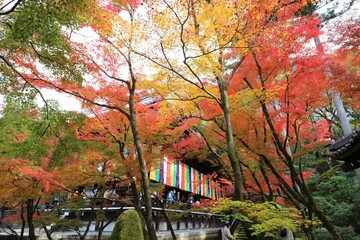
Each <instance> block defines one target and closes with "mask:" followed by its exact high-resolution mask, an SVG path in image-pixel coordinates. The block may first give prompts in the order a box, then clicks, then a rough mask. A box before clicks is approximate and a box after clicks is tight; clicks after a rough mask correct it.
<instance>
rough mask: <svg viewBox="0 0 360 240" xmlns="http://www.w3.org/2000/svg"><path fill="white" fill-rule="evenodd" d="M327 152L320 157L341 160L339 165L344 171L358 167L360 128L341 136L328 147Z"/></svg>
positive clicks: (359, 162)
mask: <svg viewBox="0 0 360 240" xmlns="http://www.w3.org/2000/svg"><path fill="white" fill-rule="evenodd" d="M328 150H329V152H328V153H326V154H322V155H321V157H328V158H331V160H338V161H343V162H344V164H343V165H342V166H341V168H342V170H343V171H345V172H348V171H352V170H355V169H357V168H360V129H357V130H355V131H354V132H353V133H352V134H350V135H347V136H346V137H343V138H341V139H339V140H337V141H335V142H334V143H332V144H331V145H330V146H329V147H328Z"/></svg>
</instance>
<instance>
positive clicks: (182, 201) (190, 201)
mask: <svg viewBox="0 0 360 240" xmlns="http://www.w3.org/2000/svg"><path fill="white" fill-rule="evenodd" d="M170 204H178V205H179V206H180V207H187V208H191V207H192V206H193V205H200V201H199V200H198V201H195V199H194V196H193V194H190V195H189V196H188V197H187V198H186V196H185V195H181V197H180V192H176V191H175V190H170V191H169V192H168V193H167V195H166V206H169V205H170Z"/></svg>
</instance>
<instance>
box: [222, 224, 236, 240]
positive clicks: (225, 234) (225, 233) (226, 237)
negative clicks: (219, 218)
mask: <svg viewBox="0 0 360 240" xmlns="http://www.w3.org/2000/svg"><path fill="white" fill-rule="evenodd" d="M233 238H234V237H233V236H232V235H231V232H230V229H229V227H228V225H227V224H224V226H223V227H222V228H221V240H229V239H233Z"/></svg>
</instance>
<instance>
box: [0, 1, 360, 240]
mask: <svg viewBox="0 0 360 240" xmlns="http://www.w3.org/2000/svg"><path fill="white" fill-rule="evenodd" d="M72 2H73V1H65V3H66V4H60V3H59V2H55V4H53V5H51V4H50V5H49V3H50V2H49V3H48V2H47V1H33V2H29V1H17V3H19V5H16V9H17V10H18V11H11V12H4V14H1V15H5V16H6V18H4V23H2V25H0V28H1V30H3V31H2V35H1V39H2V40H3V41H1V43H0V49H1V50H2V51H1V55H0V59H1V60H0V61H1V62H0V64H1V66H0V71H1V73H2V79H3V81H2V82H1V91H2V92H3V93H9V92H11V91H14V90H15V89H16V88H17V87H18V86H19V83H20V84H25V86H32V87H33V88H35V89H37V90H38V89H39V88H52V89H56V90H58V91H62V92H65V93H68V94H71V95H73V96H75V97H77V98H79V99H81V101H82V102H83V106H84V108H85V109H86V110H87V111H89V112H90V113H89V115H92V117H87V118H86V120H85V124H84V125H82V126H78V125H76V126H71V128H69V129H72V131H76V133H77V137H78V140H80V141H81V142H82V144H81V145H82V147H84V148H85V149H83V151H82V152H81V154H80V153H79V154H78V155H74V156H72V157H73V158H74V159H75V160H76V161H71V160H69V159H67V158H66V156H64V155H63V154H65V153H64V151H62V149H63V147H61V145H57V146H58V148H54V149H53V153H52V156H54V157H55V156H56V158H58V159H62V161H64V159H65V160H66V159H67V161H65V162H66V165H65V166H62V167H61V168H60V167H59V169H57V170H58V171H60V172H64V173H65V174H64V176H63V177H64V178H65V181H64V182H66V186H68V187H70V188H74V187H76V186H78V184H79V183H80V184H81V185H88V184H92V183H94V182H97V183H99V184H104V183H105V182H106V181H107V180H109V179H114V178H116V177H118V176H119V175H123V174H125V175H127V176H131V177H134V179H139V181H132V180H129V181H130V182H131V184H132V186H133V190H134V193H135V194H134V196H135V197H138V196H139V193H138V188H139V182H140V183H141V186H142V189H143V190H144V198H145V209H146V213H145V220H146V224H147V230H148V231H149V235H150V238H151V239H156V235H155V231H154V229H153V224H152V212H151V211H152V210H151V199H150V193H151V189H150V186H149V179H148V169H150V168H151V167H153V166H154V165H155V164H156V161H155V160H156V159H157V158H162V157H163V156H164V155H169V156H171V157H174V158H175V159H183V158H189V159H191V158H197V160H199V159H201V158H208V156H215V158H214V159H215V160H214V161H216V162H217V163H216V164H219V166H220V167H222V168H221V169H219V173H221V174H224V175H226V176H228V177H230V178H232V180H233V183H234V186H235V193H234V199H237V200H243V199H244V196H243V193H244V192H246V191H249V192H250V191H251V192H252V193H256V194H260V196H261V201H268V200H270V201H271V200H277V201H279V202H281V203H282V204H285V205H293V206H295V207H297V208H298V209H301V210H303V211H304V207H303V206H305V207H306V211H307V212H305V211H304V216H303V217H304V218H306V219H309V220H310V222H311V220H313V214H315V215H316V216H317V217H318V218H319V219H320V220H321V221H322V222H323V224H324V226H325V227H326V228H327V229H328V230H329V232H330V233H331V234H332V235H333V236H334V238H335V239H340V237H339V236H338V234H337V233H336V231H335V229H334V227H333V226H332V225H331V224H330V223H329V222H328V220H327V218H326V216H325V215H324V214H322V212H321V210H320V209H319V208H318V206H317V204H316V202H315V201H314V199H313V197H312V195H311V191H310V189H309V187H308V186H307V183H306V180H307V178H308V177H309V176H310V175H311V173H312V172H313V171H314V169H313V167H314V166H313V165H310V164H308V162H309V161H310V160H309V159H310V158H311V157H309V154H308V153H309V152H311V151H313V150H314V149H315V148H316V147H318V146H320V145H321V144H323V143H324V142H326V141H325V139H324V138H325V136H329V133H328V131H327V130H328V129H329V124H328V122H326V120H323V119H319V118H318V117H316V116H315V115H314V113H315V112H316V111H318V109H320V108H322V107H324V106H326V105H327V104H328V102H329V98H328V97H327V96H326V95H324V94H323V93H324V92H326V91H328V90H329V89H330V87H333V86H335V87H336V88H337V89H338V90H340V91H342V92H344V94H346V96H347V97H349V99H357V97H358V95H357V94H356V86H357V85H356V84H357V81H356V79H357V78H356V66H350V67H348V65H347V63H352V62H356V61H357V60H356V59H357V58H358V56H357V55H356V53H357V52H356V51H354V48H353V47H352V46H354V45H355V46H356V43H351V42H350V45H348V43H349V41H348V40H349V39H350V40H351V41H353V39H355V38H354V37H353V35H352V34H353V33H356V31H353V32H352V31H349V34H345V35H344V36H343V37H342V38H340V39H339V41H341V42H343V43H344V42H345V44H344V45H343V48H341V49H340V50H339V51H338V53H339V54H338V55H337V59H338V60H339V61H337V62H335V61H333V65H331V67H333V68H334V70H333V74H334V75H336V76H337V78H335V79H339V80H334V82H332V84H328V82H327V81H326V80H325V79H328V77H327V76H326V69H324V67H323V66H322V65H323V63H324V62H330V61H329V58H328V56H327V55H321V56H315V55H314V54H313V52H312V51H311V50H310V49H307V48H306V47H305V45H304V44H303V43H304V42H307V41H308V40H309V39H311V38H314V37H316V36H318V34H319V29H318V25H319V21H318V20H317V19H316V18H314V17H313V16H298V15H297V14H298V12H299V9H300V8H301V7H303V6H304V5H305V4H307V3H308V1H300V0H299V1H277V2H274V1H262V2H258V1H232V2H227V1H214V0H212V1H191V0H189V1H180V2H177V1H148V2H144V3H141V2H140V1H128V2H122V1H104V2H103V4H100V5H98V3H97V2H96V1H80V0H79V1H76V4H75V3H74V4H73V3H72ZM51 3H52V2H51ZM140 3H141V4H140ZM39 9H40V10H39ZM1 10H3V9H1ZM34 11H38V12H39V13H38V15H39V19H40V18H43V17H45V16H50V17H46V19H48V21H39V22H38V21H34V24H33V25H26V26H27V27H28V28H26V29H24V28H23V25H24V24H25V23H26V24H28V21H27V19H28V18H29V16H31V15H32V14H33V13H34ZM2 13H3V12H2ZM35 23H36V24H35ZM81 23H82V24H85V25H84V26H91V28H92V29H93V30H94V31H95V32H96V33H97V37H96V38H95V39H93V40H92V41H87V42H86V43H83V42H78V41H77V40H76V39H75V38H74V36H73V34H74V32H73V31H72V30H74V29H78V28H79V27H80V24H81ZM12 25H13V27H10V26H12ZM62 26H66V27H67V28H68V29H66V30H65V31H61V29H62ZM351 26H352V25H351ZM354 26H356V25H354ZM351 29H353V28H349V30H351ZM355 29H356V28H355ZM47 33H51V34H47ZM147 60H148V61H147ZM149 63H152V65H151V66H150V65H149ZM345 66H346V67H345ZM344 73H345V74H344ZM338 76H341V77H342V78H338ZM344 78H345V80H347V81H348V80H349V79H352V84H344V82H345V81H344ZM354 86H355V88H354ZM349 88H350V89H349ZM354 89H355V91H354ZM349 90H351V92H350V91H349ZM38 92H40V91H38ZM353 106H354V109H355V110H356V109H357V108H358V106H357V104H356V102H355V103H353ZM29 117H34V116H33V115H31V114H29ZM47 121H48V120H47ZM44 132H46V131H44ZM17 137H18V138H25V139H26V138H27V137H28V136H27V135H21V134H20V135H19V136H17ZM56 144H58V142H56ZM73 146H78V145H76V144H74V145H73ZM205 146H206V148H205ZM6 147H7V146H6ZM66 149H67V147H66ZM72 150H74V151H78V150H79V149H72ZM20 157H23V156H20ZM28 157H29V156H26V158H28ZM17 158H19V157H17ZM18 160H19V161H20V160H21V159H18ZM6 161H8V158H7V160H6ZM6 161H4V162H6ZM21 161H23V160H21ZM24 161H25V160H24ZM25 162H26V163H28V161H27V160H26V161H25ZM10 163H11V162H10ZM10 163H9V164H10ZM15 163H16V164H18V163H19V162H15ZM99 165H101V166H102V171H99V170H98V167H99ZM6 166H7V165H6ZM53 166H56V164H54V165H53ZM304 168H305V170H304ZM229 169H231V171H229ZM39 171H40V170H39ZM49 174H50V173H49ZM51 174H53V173H51ZM54 174H55V173H54ZM45 176H50V175H46V174H44V177H45ZM74 176H75V177H74ZM10 177H12V176H9V178H10ZM129 179H131V178H129ZM46 181H48V180H47V179H46V180H45V181H44V182H46ZM8 196H10V193H9V194H8ZM246 197H248V196H246ZM29 205H31V204H29ZM135 205H136V206H137V209H138V210H139V211H140V209H141V207H140V206H139V201H137V203H135ZM309 226H310V228H309ZM309 226H305V225H303V227H304V231H305V232H306V233H307V234H308V235H309V238H312V236H311V225H309ZM99 236H100V235H99Z"/></svg>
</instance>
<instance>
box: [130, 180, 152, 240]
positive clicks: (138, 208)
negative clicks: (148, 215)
mask: <svg viewBox="0 0 360 240" xmlns="http://www.w3.org/2000/svg"><path fill="white" fill-rule="evenodd" d="M131 192H132V195H133V196H134V206H135V210H136V211H137V212H138V214H139V216H140V217H141V220H142V221H143V222H144V218H145V217H144V212H143V211H142V208H141V202H140V197H139V191H138V190H137V188H136V183H135V181H131ZM145 222H146V221H145ZM142 229H143V235H144V239H145V240H149V234H148V231H147V229H146V227H145V226H144V224H142Z"/></svg>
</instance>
